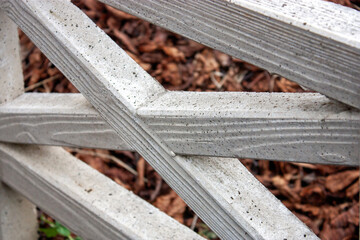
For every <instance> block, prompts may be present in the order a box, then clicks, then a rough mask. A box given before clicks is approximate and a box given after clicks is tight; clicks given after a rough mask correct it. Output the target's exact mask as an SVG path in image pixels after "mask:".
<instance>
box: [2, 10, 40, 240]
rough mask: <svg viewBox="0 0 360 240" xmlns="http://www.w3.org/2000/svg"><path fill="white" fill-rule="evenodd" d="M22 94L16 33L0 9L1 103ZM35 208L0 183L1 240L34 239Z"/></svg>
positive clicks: (35, 225) (18, 46) (35, 227)
mask: <svg viewBox="0 0 360 240" xmlns="http://www.w3.org/2000/svg"><path fill="white" fill-rule="evenodd" d="M23 92H24V80H23V76H22V70H21V60H20V45H19V37H18V30H17V26H16V24H14V23H13V22H12V21H11V20H10V19H9V18H8V17H7V16H6V14H5V13H4V12H3V11H1V10H0V104H3V103H6V102H11V101H12V100H13V99H14V98H16V97H17V96H19V95H21V94H23ZM37 228H38V224H37V213H36V208H35V206H34V205H33V204H32V203H30V202H29V201H28V200H27V199H26V198H24V197H23V196H22V195H21V194H20V193H17V192H16V191H14V190H13V189H11V188H9V187H8V186H6V185H5V184H2V182H1V180H0V239H1V240H12V239H19V240H29V239H33V240H35V239H37V238H38V237H37V235H38V234H37Z"/></svg>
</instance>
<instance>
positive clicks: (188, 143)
mask: <svg viewBox="0 0 360 240" xmlns="http://www.w3.org/2000/svg"><path fill="white" fill-rule="evenodd" d="M138 113H139V117H140V118H141V119H142V120H143V121H144V122H145V123H146V124H147V125H148V126H149V128H150V129H151V130H152V131H154V132H155V133H156V134H158V135H159V136H161V138H162V139H163V140H164V141H165V142H166V144H168V146H169V147H170V148H171V149H172V150H173V151H174V152H175V153H177V154H183V155H205V156H207V155H208V156H223V157H241V158H258V159H271V160H282V161H295V162H307V163H322V164H341V165H352V166H357V165H358V164H359V159H360V155H359V149H360V147H359V142H360V111H358V110H356V109H353V108H349V107H347V106H346V105H343V104H340V103H338V102H336V101H332V100H329V99H328V98H326V97H324V96H322V95H320V94H313V93H306V94H293V93H289V94H288V93H274V94H269V93H191V92H180V93H178V92H168V93H167V94H164V95H163V96H162V97H160V98H159V99H157V100H156V101H153V102H152V103H151V104H149V106H144V107H141V108H139V110H138ZM0 140H1V141H6V142H16V143H26V144H47V145H61V146H71V147H89V148H106V149H117V150H133V149H132V147H131V146H129V145H127V144H126V143H125V142H124V141H123V140H122V139H121V138H120V137H118V136H117V134H116V133H115V132H114V131H113V130H112V129H111V127H110V126H109V125H108V124H107V123H106V122H105V121H104V120H103V119H102V118H101V117H100V116H99V114H98V113H97V111H96V110H95V109H94V108H92V106H91V105H90V104H89V103H88V102H87V101H86V99H85V98H84V97H83V96H82V95H81V94H43V93H40V94H36V93H35V94H31V93H29V94H24V95H23V96H21V97H19V98H17V99H16V100H14V101H13V102H11V103H8V104H6V105H4V106H2V107H0Z"/></svg>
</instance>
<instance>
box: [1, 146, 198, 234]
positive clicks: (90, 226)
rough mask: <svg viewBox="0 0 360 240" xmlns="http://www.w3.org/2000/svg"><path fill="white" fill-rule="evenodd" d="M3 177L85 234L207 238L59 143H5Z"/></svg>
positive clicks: (2, 161) (77, 230)
mask: <svg viewBox="0 0 360 240" xmlns="http://www.w3.org/2000/svg"><path fill="white" fill-rule="evenodd" d="M0 179H1V180H2V181H4V182H5V183H7V184H8V185H9V186H11V187H12V188H14V189H16V190H17V191H19V192H21V193H22V194H24V195H25V196H26V197H27V198H28V199H30V200H31V201H33V202H34V203H35V204H37V205H38V206H41V209H42V210H44V211H46V212H47V213H48V214H50V215H51V216H53V217H54V218H56V219H57V220H58V221H61V222H62V223H65V224H66V225H67V226H68V227H69V228H70V229H71V230H73V231H74V232H76V233H77V234H79V235H81V237H83V238H84V239H94V240H95V239H194V240H195V239H199V240H200V239H203V238H202V237H200V235H198V234H197V233H195V232H194V231H192V230H190V229H189V228H187V227H185V226H184V225H182V224H180V223H179V222H177V221H176V220H174V219H173V218H171V217H169V216H168V215H166V214H165V213H163V212H161V211H160V210H159V209H157V208H155V207H154V206H152V205H151V204H150V203H148V202H146V201H144V200H142V199H141V198H139V197H138V196H136V195H135V194H133V193H132V192H130V191H128V190H126V189H125V188H123V187H121V186H120V185H119V184H117V183H115V182H114V181H112V180H111V179H109V178H107V177H105V176H104V175H103V174H101V173H99V172H97V171H96V170H95V169H92V168H91V167H90V166H88V165H87V164H86V163H84V162H81V161H79V160H78V159H77V158H75V157H73V156H72V155H71V154H70V153H68V152H66V151H65V150H63V149H61V148H57V147H35V146H24V145H10V144H2V143H1V144H0ZM23 239H26V238H23Z"/></svg>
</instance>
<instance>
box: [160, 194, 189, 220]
mask: <svg viewBox="0 0 360 240" xmlns="http://www.w3.org/2000/svg"><path fill="white" fill-rule="evenodd" d="M154 206H155V207H157V208H159V209H160V210H161V211H163V212H165V213H167V214H168V215H169V216H171V217H173V218H174V219H176V220H177V221H179V222H180V223H183V222H184V218H183V214H184V212H185V209H186V203H185V202H184V201H183V200H182V199H181V198H180V197H179V196H178V195H177V194H176V193H175V191H174V190H171V191H170V193H169V194H167V195H163V196H160V197H158V198H157V199H156V201H155V202H154Z"/></svg>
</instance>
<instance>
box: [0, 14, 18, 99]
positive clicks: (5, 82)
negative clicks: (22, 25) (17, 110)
mask: <svg viewBox="0 0 360 240" xmlns="http://www.w3.org/2000/svg"><path fill="white" fill-rule="evenodd" d="M23 92H24V80H23V75H22V68H21V60H20V45H19V37H18V31H17V26H16V24H15V23H14V22H12V21H11V20H10V19H9V18H8V16H7V15H6V14H5V13H4V12H3V11H1V10H0V104H2V103H5V102H8V101H11V100H12V99H14V98H16V97H17V96H19V95H21V94H22V93H23Z"/></svg>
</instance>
